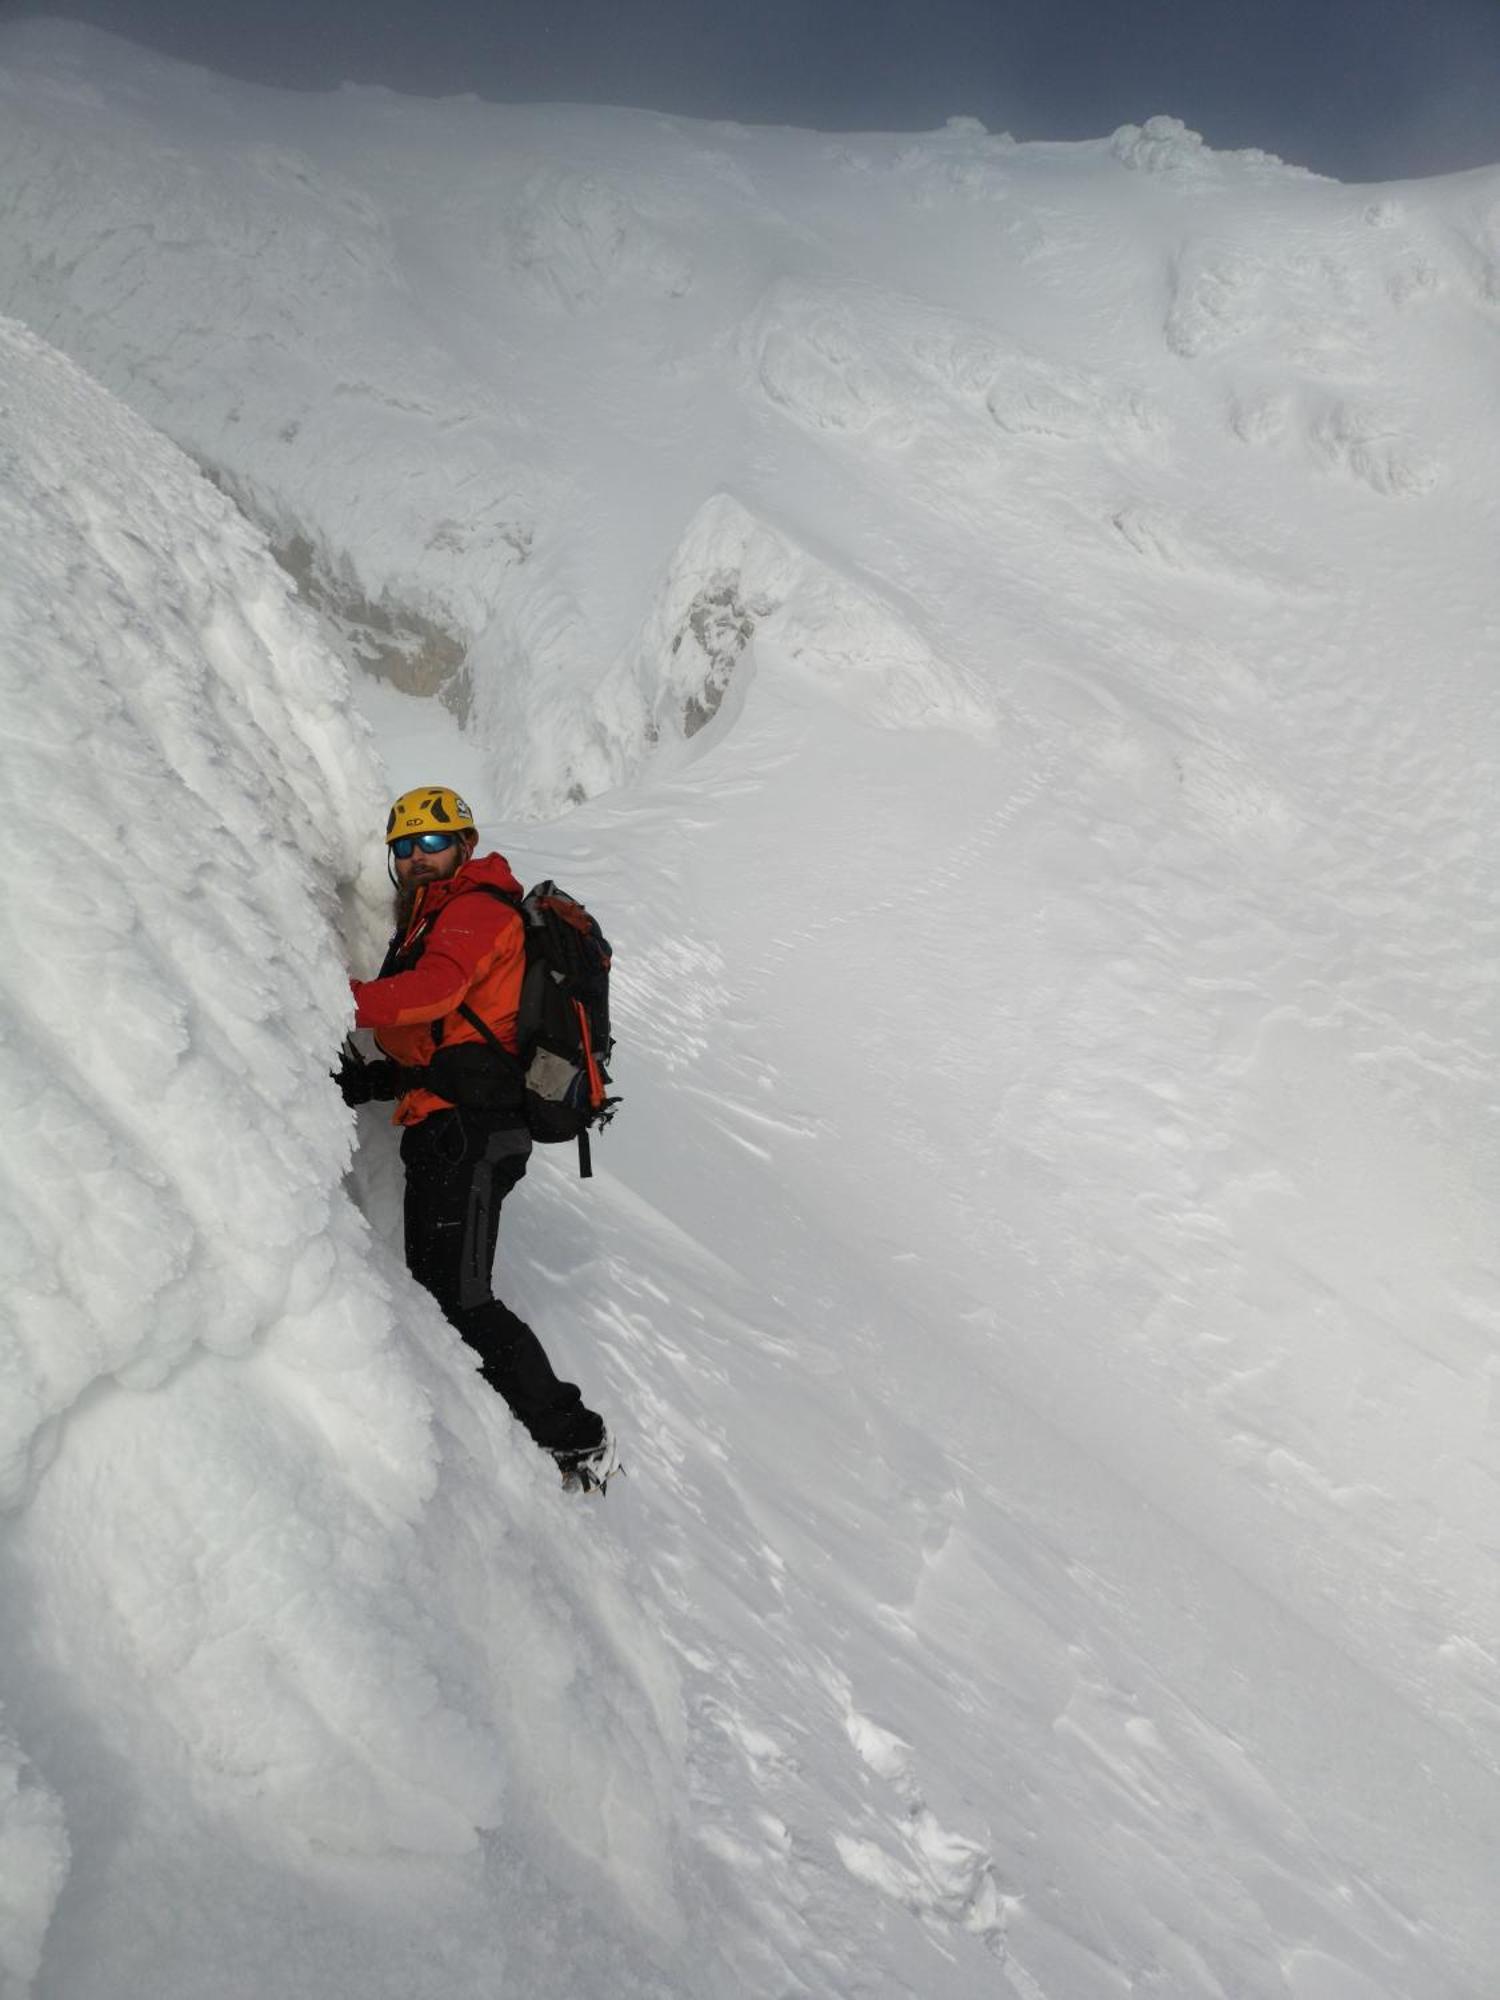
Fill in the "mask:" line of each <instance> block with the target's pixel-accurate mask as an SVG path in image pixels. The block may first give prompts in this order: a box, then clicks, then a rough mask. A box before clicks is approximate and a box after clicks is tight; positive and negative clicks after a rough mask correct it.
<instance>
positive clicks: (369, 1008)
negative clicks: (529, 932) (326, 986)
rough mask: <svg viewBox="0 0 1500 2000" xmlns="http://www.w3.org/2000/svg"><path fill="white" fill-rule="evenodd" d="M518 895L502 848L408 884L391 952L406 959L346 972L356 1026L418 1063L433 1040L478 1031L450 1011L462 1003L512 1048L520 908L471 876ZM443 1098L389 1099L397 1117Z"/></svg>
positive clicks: (521, 949)
mask: <svg viewBox="0 0 1500 2000" xmlns="http://www.w3.org/2000/svg"><path fill="white" fill-rule="evenodd" d="M484 883H487V884H489V885H490V887H491V888H495V889H502V890H504V891H505V893H506V894H507V895H511V896H515V897H516V898H518V899H519V897H520V895H521V885H520V883H519V882H518V881H517V880H516V878H515V876H514V875H513V874H512V873H511V867H510V863H509V862H508V861H507V860H506V858H505V856H504V855H503V854H482V855H478V856H476V857H475V859H474V860H472V861H466V862H464V863H463V865H462V866H461V867H459V868H457V869H455V870H454V872H453V873H452V874H451V875H450V876H448V877H447V879H446V880H445V881H442V882H429V883H427V884H426V886H425V887H424V888H422V889H420V890H419V891H418V892H417V900H416V905H415V907H414V909H413V910H412V915H411V922H410V923H409V924H408V925H407V927H406V932H405V935H404V936H403V937H402V938H401V939H400V940H399V949H398V950H395V949H394V948H393V955H397V956H399V957H400V958H402V959H403V960H405V961H406V963H407V967H408V969H407V970H406V971H404V972H393V973H391V974H390V975H389V976H388V977H387V978H384V979H354V980H351V981H350V982H349V983H350V987H351V989H352V991H353V994H354V1008H355V1013H354V1022H355V1026H356V1027H360V1028H373V1029H374V1031H375V1039H376V1041H377V1042H378V1043H379V1044H380V1046H381V1048H382V1049H383V1050H384V1051H385V1053H386V1054H387V1055H388V1056H390V1057H391V1058H392V1059H393V1060H394V1061H396V1062H398V1063H401V1064H403V1065H404V1066H405V1067H407V1068H409V1069H425V1068H426V1067H427V1065H428V1064H429V1063H430V1062H431V1061H432V1058H433V1056H434V1054H435V1053H436V1051H437V1050H438V1048H439V1047H442V1048H445V1049H451V1048H454V1047H457V1046H459V1045H461V1044H463V1043H465V1042H481V1043H482V1042H483V1041H484V1039H485V1038H484V1036H483V1035H481V1034H480V1032H479V1030H478V1029H477V1028H476V1027H474V1025H473V1023H472V1022H469V1021H466V1020H465V1019H464V1017H463V1015H462V1014H460V1013H459V1012H458V1009H459V1007H461V1006H464V1005H467V1006H469V1007H472V1008H473V1010H474V1012H475V1013H476V1014H477V1015H478V1016H479V1018H480V1020H481V1021H483V1022H484V1024H485V1026H486V1027H487V1028H489V1030H490V1031H491V1033H492V1034H494V1035H495V1036H497V1037H498V1038H499V1040H500V1042H501V1043H502V1044H503V1045H504V1046H505V1048H507V1049H508V1050H509V1051H510V1052H511V1054H512V1055H514V1054H515V1052H516V1011H517V1009H518V1008H519V1006H520V1004H521V981H522V979H523V977H524V975H525V971H526V928H525V925H524V924H523V922H522V921H521V916H520V912H519V911H518V910H516V909H515V908H513V907H512V906H511V905H510V904H508V903H502V902H501V901H500V900H499V898H498V897H496V896H492V895H487V894H486V893H484V890H483V889H482V888H481V886H480V885H481V884H484ZM450 1102H451V1100H450V1099H448V1098H446V1097H440V1096H439V1095H438V1094H437V1093H436V1092H435V1091H431V1090H425V1089H420V1088H419V1089H416V1090H409V1091H408V1092H407V1093H406V1095H405V1096H404V1097H403V1098H402V1099H401V1101H400V1103H399V1104H398V1105H397V1106H396V1123H397V1124H398V1125H419V1124H420V1123H421V1122H422V1120H423V1119H424V1118H426V1117H428V1116H430V1114H431V1113H432V1112H434V1111H443V1110H447V1109H448V1107H449V1104H450Z"/></svg>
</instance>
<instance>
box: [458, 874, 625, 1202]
mask: <svg viewBox="0 0 1500 2000" xmlns="http://www.w3.org/2000/svg"><path fill="white" fill-rule="evenodd" d="M481 886H482V887H483V888H484V891H485V893H486V894H487V895H490V896H495V897H497V898H498V899H499V900H500V901H501V902H504V903H509V905H510V906H511V908H512V909H513V910H514V909H518V910H519V911H520V915H521V921H522V922H523V923H524V924H525V926H526V973H525V977H524V979H523V981H522V984H521V1006H520V1011H519V1013H518V1015H517V1017H516V1043H517V1047H518V1048H519V1050H520V1061H521V1067H522V1068H523V1069H524V1071H525V1073H526V1123H527V1125H528V1126H529V1127H530V1128H531V1136H532V1137H533V1138H534V1139H537V1140H540V1141H541V1142H542V1143H543V1144H545V1145H552V1144H556V1143H558V1142H560V1141H562V1140H566V1139H576V1140H577V1141H578V1171H579V1173H580V1174H581V1175H582V1176H583V1178H584V1179H585V1180H587V1179H588V1178H589V1176H590V1175H591V1174H592V1173H593V1171H594V1167H593V1160H592V1157H591V1155H590V1152H589V1132H590V1131H591V1130H592V1129H593V1128H594V1127H596V1126H597V1127H599V1128H601V1129H602V1128H603V1127H604V1126H605V1125H607V1124H608V1123H609V1121H610V1119H611V1118H613V1117H614V1115H615V1106H616V1105H617V1104H618V1103H619V1101H620V1100H619V1098H618V1097H611V1096H609V1095H608V1090H607V1086H608V1084H609V1072H608V1070H607V1069H606V1068H605V1064H606V1063H607V1062H608V1061H609V1057H610V1052H611V1050H612V1049H613V1048H614V1042H613V1039H612V1038H611V1035H610V1028H609V967H610V959H611V953H610V948H609V940H608V939H607V938H606V937H605V935H604V933H603V931H601V930H600V928H599V926H598V924H597V923H596V922H595V921H594V919H593V918H592V917H591V916H590V915H589V913H588V911H587V910H586V909H585V908H584V907H583V905H582V903H580V902H579V901H578V899H577V898H576V897H575V896H570V895H568V894H567V892H566V890H563V889H559V888H558V886H557V884H556V883H555V882H538V883H537V885H536V887H535V888H534V889H530V890H528V891H527V893H526V895H525V896H523V897H522V898H521V899H520V901H519V903H518V902H517V900H516V898H515V897H514V896H507V895H506V894H505V893H504V891H503V890H500V889H495V888H492V887H490V885H489V884H488V883H485V884H482V885H481ZM458 1011H459V1013H460V1014H462V1015H463V1017H464V1019H465V1020H466V1021H467V1022H468V1023H469V1025H470V1026H471V1027H473V1028H477V1029H478V1030H479V1032H480V1034H481V1035H483V1036H484V1038H485V1040H486V1041H487V1042H489V1043H491V1044H492V1045H493V1046H494V1047H495V1048H497V1049H501V1052H502V1053H504V1054H506V1056H507V1061H513V1060H514V1058H513V1057H510V1056H509V1054H508V1052H506V1051H505V1050H504V1048H503V1045H502V1044H501V1042H500V1039H499V1037H498V1036H497V1035H495V1034H494V1033H493V1031H492V1030H491V1029H490V1028H489V1026H488V1025H487V1024H486V1023H485V1022H484V1021H482V1020H481V1019H480V1017H479V1015H478V1014H476V1013H475V1012H474V1010H473V1009H472V1008H471V1007H469V1006H468V1005H467V1004H465V1005H463V1006H461V1007H460V1008H459V1009H458Z"/></svg>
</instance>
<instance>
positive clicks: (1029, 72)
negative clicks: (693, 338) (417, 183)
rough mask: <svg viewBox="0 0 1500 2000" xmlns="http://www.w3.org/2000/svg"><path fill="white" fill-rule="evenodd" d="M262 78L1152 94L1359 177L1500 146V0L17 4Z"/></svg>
mask: <svg viewBox="0 0 1500 2000" xmlns="http://www.w3.org/2000/svg"><path fill="white" fill-rule="evenodd" d="M28 14H61V15H67V16H71V17H72V18H74V19H78V20H86V21H91V22H94V23H95V24H97V25H99V26H101V27H107V28H110V29H112V30H113V31H114V32H115V33H117V34H120V35H124V36H126V37H128V38H129V39H131V40H133V41H139V42H145V43H149V44H151V45H152V46H154V47H157V48H162V49H166V50H168V51H170V52H171V53H173V54H176V55H180V56H182V57H184V58H186V59H187V60H190V61H193V62H200V63H206V64H209V65H210V66H212V67H214V68H217V69H222V70H226V71H229V72H231V73H233V74H236V75H240V76H247V77H253V78H255V79H257V80H258V81H261V82H265V83H277V84H284V85H291V86H294V87H298V88H304V89H327V88H329V87H331V86H333V85H335V84H337V83H339V82H341V81H343V80H344V79H346V78H348V79H352V80H355V81H358V82H364V83H384V84H388V85H390V86H391V87H392V88H394V89H399V90H410V91H415V92H419V93H421V94H423V95H439V96H440V95H445V94H447V93H450V92H457V91H475V92H478V93H479V94H480V95H481V96H484V97H493V98H497V99H501V100H507V99H519V100H533V101H534V100H544V101H582V102H596V103H608V104H630V105H640V106H647V107H650V108H652V109H655V110H661V111H672V112H681V113H685V114H688V115H692V116H697V117H705V118H736V119H740V120H743V121H744V122H746V123H750V124H798V125H814V126H820V127H823V128H825V129H830V130H846V129H855V130H858V129H862V128H863V129H872V130H882V131H921V130H926V129H930V128H931V127H932V126H935V125H939V124H941V123H942V121H943V120H944V119H945V118H947V117H949V116H950V115H951V114H953V113H955V112H967V113H969V114H971V115H973V116H975V117H978V118H982V119H983V120H984V122H985V124H986V125H988V126H990V127H991V128H992V129H1007V130H1009V131H1011V132H1013V133H1015V135H1016V137H1017V138H1024V139H1079V138H1097V137H1102V136H1103V135H1104V134H1106V133H1108V132H1110V131H1112V130H1113V129H1114V128H1115V126H1117V125H1121V124H1124V123H1126V122H1129V121H1133V122H1136V123H1139V122H1141V121H1142V120H1144V119H1146V118H1149V117H1150V116H1151V115H1152V114H1153V113H1154V112H1158V111H1165V112H1170V113H1172V114H1173V115H1174V116H1176V117H1179V118H1183V119H1186V121H1187V122H1188V124H1190V125H1192V126H1194V127H1195V128H1196V129H1197V130H1199V131H1201V132H1202V133H1204V135H1205V136H1206V137H1207V138H1208V140H1209V141H1210V143H1211V144H1213V145H1216V146H1249V145H1255V146H1264V147H1265V148H1267V149H1268V150H1269V151H1271V152H1275V153H1280V154H1282V155H1283V157H1285V158H1287V159H1290V160H1295V161H1297V162H1298V163H1300V164H1302V165H1305V166H1310V167H1314V168H1316V169H1317V170H1318V171H1320V172H1322V173H1329V174H1336V175H1338V176H1339V177H1340V178H1342V179H1346V180H1373V179H1388V178H1395V177H1398V176H1403V175H1409V174H1424V173H1443V172H1449V171H1452V170H1455V169H1458V168H1462V167H1470V166H1486V165H1492V164H1496V163H1500V0H732V4H722V5H718V6H713V5H703V4H699V0H246V4H242V5H240V6H238V7H236V6H234V5H230V6H227V7H216V6H215V5H213V4H212V0H53V4H51V5H48V4H46V3H45V0H0V20H5V19H12V18H16V17H19V16H24V15H28Z"/></svg>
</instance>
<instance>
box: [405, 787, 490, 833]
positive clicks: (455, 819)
mask: <svg viewBox="0 0 1500 2000" xmlns="http://www.w3.org/2000/svg"><path fill="white" fill-rule="evenodd" d="M473 829H474V815H473V813H471V812H470V811H469V808H468V806H467V805H466V804H465V803H464V801H463V800H462V799H461V798H460V797H459V796H458V793H457V792H455V791H450V789H449V788H448V786H447V785H418V786H417V788H416V790H415V791H414V792H403V793H402V794H401V796H400V798H399V799H397V801H396V803H395V804H394V805H393V806H392V807H391V814H390V818H389V819H388V820H387V821H386V823H385V838H386V844H387V845H389V844H390V842H391V841H393V840H399V839H400V838H401V836H402V834H403V833H465V832H470V833H471V832H472V831H473Z"/></svg>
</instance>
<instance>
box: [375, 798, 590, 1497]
mask: <svg viewBox="0 0 1500 2000" xmlns="http://www.w3.org/2000/svg"><path fill="white" fill-rule="evenodd" d="M385 838H386V849H387V854H388V857H389V863H388V865H389V868H390V872H391V879H392V881H393V882H394V883H395V886H396V897H395V915H396V927H395V930H394V932H393V934H392V937H391V942H390V946H389V948H388V950H387V952H386V955H385V962H384V964H383V965H382V966H381V968H380V972H379V974H378V976H377V977H376V978H374V979H368V980H359V979H356V980H352V981H351V982H350V984H351V986H352V989H353V993H354V1004H355V1026H356V1027H359V1028H369V1029H373V1031H374V1034H375V1039H376V1042H377V1043H378V1045H379V1047H380V1049H381V1050H382V1052H383V1053H382V1055H381V1057H380V1058H379V1059H378V1060H375V1061H366V1060H364V1059H363V1057H361V1056H360V1055H359V1053H358V1052H357V1051H356V1050H355V1049H354V1047H353V1045H352V1043H351V1044H346V1045H345V1051H344V1056H343V1060H342V1063H341V1066H340V1069H339V1072H338V1078H337V1081H338V1084H339V1088H340V1090H341V1091H342V1093H343V1097H344V1102H345V1103H346V1104H351V1105H355V1104H365V1103H368V1102H370V1101H371V1100H372V1099H373V1100H383V1099H390V1098H396V1099H397V1100H398V1102H397V1105H396V1111H395V1117H394V1121H393V1122H394V1123H395V1124H397V1125H399V1126H401V1127H402V1134H401V1159H402V1162H403V1164H404V1166H405V1169H406V1198H405V1236H406V1262H407V1265H408V1268H409V1269H410V1271H411V1274H412V1276H413V1277H414V1278H415V1279H416V1280H417V1281H418V1283H419V1284H422V1285H425V1286H426V1288H427V1290H428V1291H430V1292H431V1293H432V1295H433V1297H434V1298H435V1299H436V1300H437V1302H438V1304H439V1305H440V1306H441V1307H442V1309H443V1312H444V1313H445V1315H446V1316H447V1318H448V1319H449V1320H450V1321H451V1323H452V1324H453V1325H454V1326H455V1327H456V1328H457V1329H458V1331H459V1333H461V1334H462V1335H463V1338H464V1339H465V1340H466V1341H467V1342H468V1344H469V1345H470V1346H471V1347H472V1348H473V1349H474V1350H475V1352H476V1353H477V1354H478V1355H479V1357H480V1363H481V1368H482V1372H483V1375H484V1379H485V1381H486V1382H488V1383H489V1385H490V1387H491V1388H493V1389H495V1390H496V1391H498V1393H499V1394H500V1395H501V1396H503V1397H504V1399H505V1401H506V1402H507V1403H508V1404H509V1406H510V1408H511V1411H512V1412H513V1413H514V1415H515V1416H516V1417H517V1418H518V1419H519V1421H520V1422H521V1423H522V1424H524V1425H525V1427H526V1429H527V1430H528V1431H529V1432H530V1434H531V1436H532V1437H533V1438H534V1439H535V1441H536V1443H537V1444H539V1445H540V1446H541V1447H542V1449H543V1450H544V1451H549V1452H550V1453H551V1454H552V1456H553V1457H554V1458H555V1459H556V1461H557V1463H558V1465H559V1466H560V1467H561V1469H562V1473H563V1481H564V1484H565V1485H569V1486H580V1487H582V1488H584V1489H585V1490H590V1489H595V1488H599V1489H602V1488H603V1486H604V1484H605V1482H606V1481H607V1480H608V1478H609V1476H610V1474H611V1472H612V1471H613V1470H614V1469H615V1463H614V1449H613V1441H612V1439H611V1437H610V1434H609V1431H608V1429H607V1427H606V1425H605V1423H604V1420H603V1418H602V1417H600V1416H598V1415H597V1414H596V1413H595V1412H594V1411H593V1410H591V1409H589V1408H588V1407H587V1406H586V1405H585V1403H584V1401H583V1398H582V1396H581V1395H580V1393H579V1391H578V1389H577V1388H576V1387H575V1386H574V1384H573V1383H571V1382H561V1381H559V1380H558V1378H557V1376H556V1375H555V1374H554V1373H553V1370H552V1365H551V1363H550V1362H549V1361H548V1359H547V1356H546V1353H545V1351H544V1350H543V1348H542V1344H541V1342H540V1341H539V1340H538V1339H537V1337H536V1335H535V1334H534V1333H533V1332H532V1330H531V1328H530V1327H529V1326H528V1325H527V1324H526V1322H525V1321H524V1320H522V1319H520V1318H518V1317H517V1315H516V1314H515V1313H513V1312H512V1311H511V1310H510V1308H509V1307H508V1306H506V1305H504V1304H502V1303H501V1301H500V1300H499V1299H497V1298H496V1297H495V1295H494V1293H493V1291H492V1289H491V1272H492V1268H493V1265H494V1260H495V1245H496V1241H497V1238H498V1232H499V1227H500V1206H501V1203H502V1202H503V1201H504V1200H505V1197H506V1196H507V1195H508V1194H509V1193H510V1192H511V1190H512V1189H513V1188H514V1187H515V1186H516V1184H517V1182H518V1181H519V1180H520V1179H521V1177H522V1175H523V1174H524V1173H525V1171H526V1162H527V1160H528V1158H529V1157H530V1154H531V1134H530V1132H529V1131H528V1130H527V1126H526V1117H525V1112H524V1109H523V1104H524V1090H523V1072H522V1069H521V1065H520V1062H519V1060H518V1059H517V1054H516V1013H517V1009H518V1007H519V1004H520V996H521V981H522V977H523V974H524V972H525V964H526V944H525V927H524V924H523V922H522V919H521V915H520V911H519V908H518V905H519V903H520V900H521V885H520V883H519V882H518V881H517V880H516V878H515V876H514V875H513V874H512V873H511V868H510V864H509V862H508V861H507V860H506V859H505V857H504V855H501V854H484V855H478V856H476V854H475V848H476V846H477V844H478V838H479V836H478V833H477V832H476V830H475V826H474V820H473V815H472V814H471V813H470V811H469V808H468V806H467V805H466V804H465V803H464V801H463V800H462V799H461V798H460V797H459V796H458V794H457V793H456V792H455V791H453V790H452V789H451V788H450V787H448V786H446V785H423V786H420V787H418V789H417V790H415V791H410V792H403V793H402V795H401V797H400V798H399V799H397V801H396V803H395V804H394V805H393V806H392V807H391V811H390V817H389V819H388V820H387V822H386V835H385ZM461 1008H465V1009H467V1011H468V1012H469V1013H470V1014H471V1015H473V1016H477V1017H478V1020H479V1021H482V1022H483V1023H484V1025H485V1026H486V1027H488V1029H489V1030H490V1031H491V1036H492V1037H494V1038H496V1039H497V1040H498V1043H499V1044H501V1045H503V1046H496V1040H492V1039H491V1038H490V1036H486V1035H485V1034H484V1033H483V1032H482V1031H481V1029H480V1028H479V1027H478V1026H477V1025H476V1024H475V1022H474V1021H473V1020H471V1019H466V1018H465V1015H464V1013H461V1012H460V1011H459V1010H460V1009H461Z"/></svg>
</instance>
